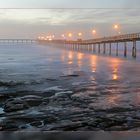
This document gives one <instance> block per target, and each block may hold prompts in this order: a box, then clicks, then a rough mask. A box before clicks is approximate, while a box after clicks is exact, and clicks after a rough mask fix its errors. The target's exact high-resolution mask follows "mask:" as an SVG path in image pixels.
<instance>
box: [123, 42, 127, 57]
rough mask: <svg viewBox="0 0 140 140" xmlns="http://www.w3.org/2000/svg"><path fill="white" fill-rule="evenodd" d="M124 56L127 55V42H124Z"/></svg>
mask: <svg viewBox="0 0 140 140" xmlns="http://www.w3.org/2000/svg"><path fill="white" fill-rule="evenodd" d="M124 57H127V42H124Z"/></svg>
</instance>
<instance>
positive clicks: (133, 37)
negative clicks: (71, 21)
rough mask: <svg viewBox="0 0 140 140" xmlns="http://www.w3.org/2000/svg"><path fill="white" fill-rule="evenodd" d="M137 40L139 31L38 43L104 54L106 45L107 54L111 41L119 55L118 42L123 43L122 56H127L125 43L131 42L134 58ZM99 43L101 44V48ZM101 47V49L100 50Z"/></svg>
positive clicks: (139, 36)
mask: <svg viewBox="0 0 140 140" xmlns="http://www.w3.org/2000/svg"><path fill="white" fill-rule="evenodd" d="M137 41H140V33H133V34H124V35H117V36H110V37H102V38H97V39H89V40H77V41H73V40H51V41H49V40H38V42H39V43H47V44H48V43H49V44H63V45H62V46H64V47H67V48H72V49H74V50H78V51H80V50H86V51H90V52H94V53H98V54H101V53H103V54H106V53H107V51H106V50H107V45H108V44H109V45H108V46H109V48H108V49H109V52H108V53H109V55H111V54H112V47H114V46H112V43H113V44H114V43H115V44H116V47H115V50H116V56H118V55H119V51H118V49H119V43H124V49H123V50H124V51H123V54H124V57H127V52H128V51H127V43H128V42H132V44H133V45H132V57H134V58H136V56H137ZM101 45H102V46H103V47H102V48H101ZM102 49H103V50H102Z"/></svg>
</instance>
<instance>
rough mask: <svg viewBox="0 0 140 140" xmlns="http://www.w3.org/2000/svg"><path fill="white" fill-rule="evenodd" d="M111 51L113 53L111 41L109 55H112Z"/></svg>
mask: <svg viewBox="0 0 140 140" xmlns="http://www.w3.org/2000/svg"><path fill="white" fill-rule="evenodd" d="M111 53H112V45H111V43H109V55H111Z"/></svg>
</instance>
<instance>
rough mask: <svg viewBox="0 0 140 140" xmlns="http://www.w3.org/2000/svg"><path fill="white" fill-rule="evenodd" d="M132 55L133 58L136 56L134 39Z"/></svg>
mask: <svg viewBox="0 0 140 140" xmlns="http://www.w3.org/2000/svg"><path fill="white" fill-rule="evenodd" d="M132 57H134V58H136V57H137V43H136V41H135V40H134V41H133V48H132Z"/></svg>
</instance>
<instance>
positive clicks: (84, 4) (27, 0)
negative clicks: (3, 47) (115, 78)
mask: <svg viewBox="0 0 140 140" xmlns="http://www.w3.org/2000/svg"><path fill="white" fill-rule="evenodd" d="M139 5H140V0H117V1H114V0H71V1H68V0H51V1H48V0H24V1H19V0H5V1H1V2H0V8H1V9H0V31H1V32H0V38H36V37H37V36H38V35H50V34H55V36H56V37H57V38H60V37H61V34H68V33H69V32H71V33H73V34H75V37H76V34H77V32H82V33H83V34H84V36H86V38H92V37H93V35H92V33H91V31H92V29H96V30H97V35H96V37H99V36H109V35H112V34H116V31H114V30H113V27H112V26H113V24H119V26H120V29H119V31H120V32H121V33H122V34H123V33H132V32H140V26H139V25H140V14H139V13H140V6H139ZM3 8H5V9H3ZM8 8H9V9H8ZM10 8H44V9H10ZM47 8H48V9H47ZM51 8H53V9H51ZM55 8H56V9H55ZM61 8H62V9H61ZM63 8H65V9H63ZM68 8H69V9H68ZM71 8H74V9H71ZM78 8H79V9H78ZM80 8H82V9H80ZM89 8H90V9H89ZM96 8H102V9H96ZM113 8H114V9H113ZM130 8H131V9H130Z"/></svg>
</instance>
